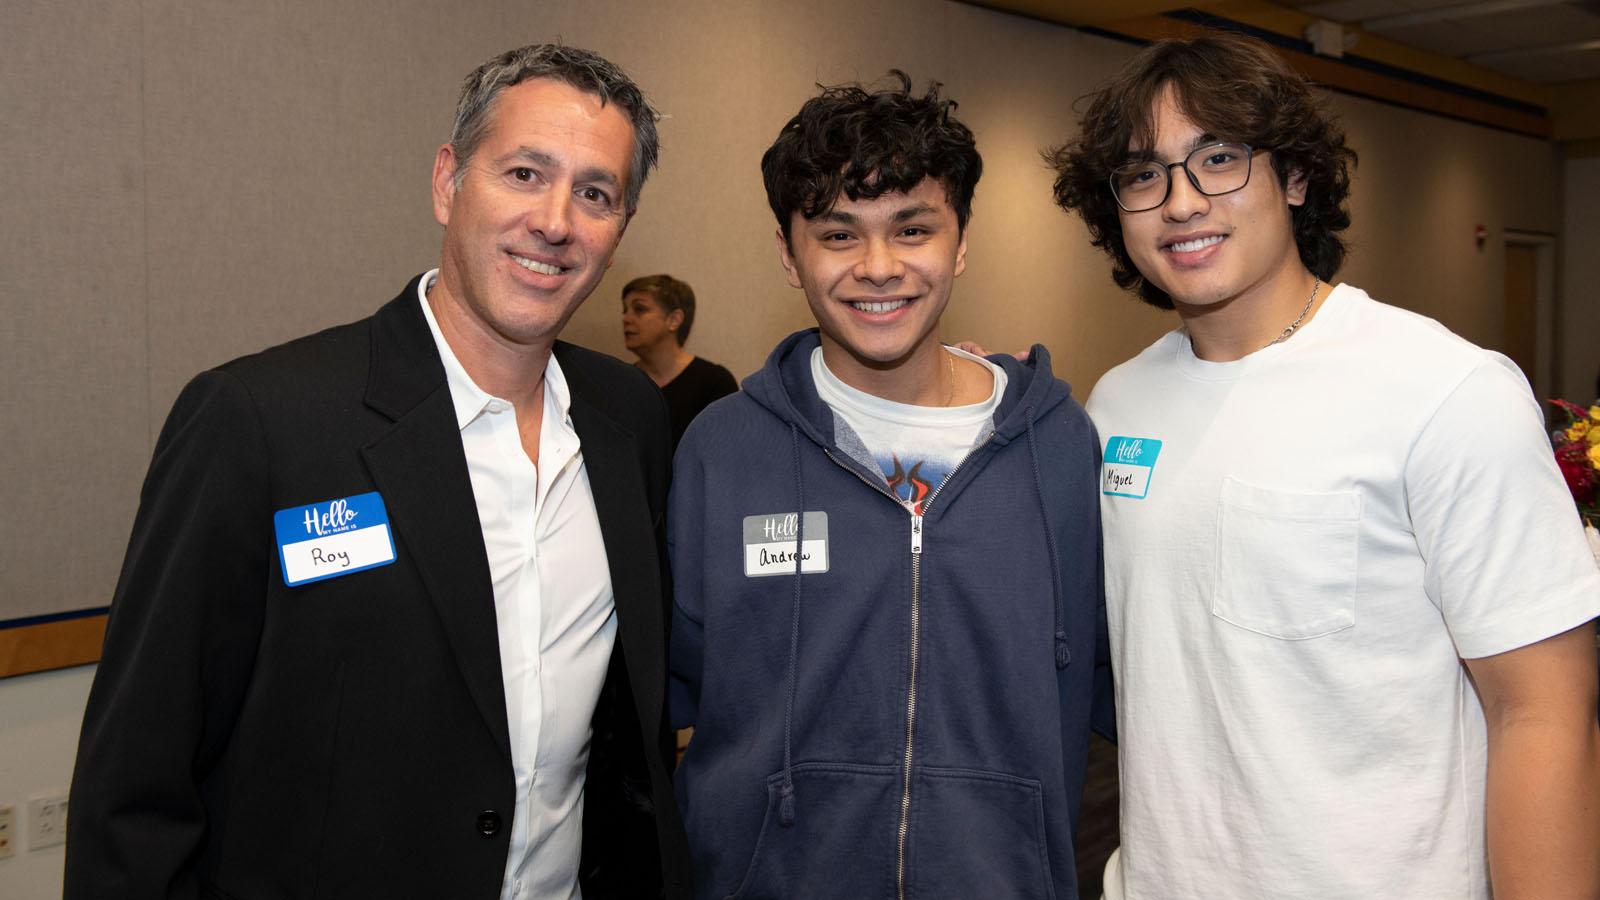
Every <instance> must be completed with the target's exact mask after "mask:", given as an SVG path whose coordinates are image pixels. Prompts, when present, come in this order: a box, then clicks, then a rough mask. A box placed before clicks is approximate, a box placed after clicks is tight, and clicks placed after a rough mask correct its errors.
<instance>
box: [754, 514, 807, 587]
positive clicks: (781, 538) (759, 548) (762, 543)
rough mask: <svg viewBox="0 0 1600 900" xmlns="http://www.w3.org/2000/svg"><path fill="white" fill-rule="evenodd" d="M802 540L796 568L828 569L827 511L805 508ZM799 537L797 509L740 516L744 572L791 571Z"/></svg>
mask: <svg viewBox="0 0 1600 900" xmlns="http://www.w3.org/2000/svg"><path fill="white" fill-rule="evenodd" d="M805 526H806V533H805V540H804V541H802V542H801V544H800V547H799V553H798V556H799V560H800V571H801V572H802V573H807V572H826V571H828V514H827V513H825V512H808V513H806V517H805ZM798 537H800V516H799V514H797V513H772V514H770V515H765V516H745V517H744V574H745V575H746V576H748V577H750V578H759V577H761V576H763V575H792V574H794V568H795V557H796V555H797V554H796V552H795V538H798Z"/></svg>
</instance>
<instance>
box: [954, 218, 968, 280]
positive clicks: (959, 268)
mask: <svg viewBox="0 0 1600 900" xmlns="http://www.w3.org/2000/svg"><path fill="white" fill-rule="evenodd" d="M966 270H967V230H966V229H965V228H963V229H961V243H959V244H956V271H955V274H956V275H957V276H959V275H960V274H961V273H962V272H965V271H966Z"/></svg>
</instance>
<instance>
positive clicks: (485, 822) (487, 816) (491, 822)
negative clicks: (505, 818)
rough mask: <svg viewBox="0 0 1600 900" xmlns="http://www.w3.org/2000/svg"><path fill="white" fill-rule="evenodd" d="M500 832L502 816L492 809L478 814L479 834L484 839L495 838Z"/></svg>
mask: <svg viewBox="0 0 1600 900" xmlns="http://www.w3.org/2000/svg"><path fill="white" fill-rule="evenodd" d="M499 831H500V814H499V813H497V812H495V811H494V810H492V809H486V810H484V811H483V812H481V813H478V833H479V834H481V835H483V836H484V837H494V835H495V834H496V833H498V832H499Z"/></svg>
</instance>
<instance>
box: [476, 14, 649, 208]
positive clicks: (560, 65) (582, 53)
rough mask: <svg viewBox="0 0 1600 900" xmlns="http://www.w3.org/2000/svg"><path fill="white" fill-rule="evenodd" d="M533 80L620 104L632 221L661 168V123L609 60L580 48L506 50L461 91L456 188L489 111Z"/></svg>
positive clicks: (551, 46) (538, 46) (544, 46)
mask: <svg viewBox="0 0 1600 900" xmlns="http://www.w3.org/2000/svg"><path fill="white" fill-rule="evenodd" d="M530 78H554V79H556V80H557V81H561V82H565V83H566V84H569V85H571V86H572V87H575V88H577V89H578V90H580V91H585V92H587V93H590V94H593V95H595V96H596V97H599V98H600V103H601V105H602V106H604V105H605V104H606V103H615V104H617V106H618V107H619V108H621V109H622V111H623V112H625V113H627V116H628V120H629V121H630V122H631V123H632V124H633V165H632V167H631V171H630V172H629V173H628V185H627V188H626V197H625V198H624V205H625V207H626V209H627V212H628V215H633V212H634V210H636V209H638V208H639V192H640V191H641V190H643V188H644V180H645V179H646V178H647V177H649V175H650V170H652V169H654V168H655V167H656V157H657V155H658V154H659V153H660V144H659V142H658V139H657V137H656V120H657V119H659V118H661V115H660V113H658V112H656V109H655V107H653V106H651V105H650V101H649V100H647V99H645V96H644V91H642V90H640V89H639V86H638V85H637V84H634V83H633V80H632V79H630V78H629V77H628V76H627V75H626V74H625V73H624V72H623V71H622V70H621V69H619V68H617V66H616V65H615V64H614V63H612V62H610V61H609V60H607V59H605V58H603V57H601V56H599V55H598V54H595V53H592V52H590V51H588V50H581V49H579V48H577V47H565V46H562V45H560V44H529V45H528V46H526V47H519V48H517V49H516V50H507V51H506V52H504V53H502V54H500V55H499V56H496V57H495V58H494V59H491V60H489V61H488V62H486V63H484V64H483V65H481V66H479V67H478V68H477V69H475V70H474V71H473V72H472V74H471V75H468V76H467V79H466V81H465V82H464V83H463V84H462V86H461V100H460V101H459V102H458V103H457V104H456V124H455V128H454V129H452V130H451V132H450V147H451V149H453V150H454V151H455V155H456V159H457V160H458V161H459V165H458V167H457V169H456V186H457V187H460V185H461V179H462V177H463V176H464V175H465V174H466V164H467V161H468V160H469V159H471V158H472V154H473V153H474V152H475V151H476V150H477V149H478V144H479V142H480V141H482V140H483V135H484V132H485V131H487V130H488V127H489V110H490V109H491V108H492V107H493V106H494V100H495V98H496V97H498V96H499V95H500V92H501V91H503V90H505V89H506V88H508V87H512V86H515V85H518V84H521V83H522V82H524V81H527V80H529V79H530Z"/></svg>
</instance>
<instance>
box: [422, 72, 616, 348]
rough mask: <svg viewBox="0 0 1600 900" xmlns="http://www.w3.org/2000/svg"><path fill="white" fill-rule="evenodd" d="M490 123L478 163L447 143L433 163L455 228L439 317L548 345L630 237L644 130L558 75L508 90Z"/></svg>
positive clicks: (436, 190) (446, 254)
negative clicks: (627, 191)
mask: <svg viewBox="0 0 1600 900" xmlns="http://www.w3.org/2000/svg"><path fill="white" fill-rule="evenodd" d="M490 116H491V123H490V125H489V127H488V129H487V131H486V133H485V134H484V137H483V139H482V141H481V143H479V145H478V147H477V149H476V150H475V151H474V153H473V156H472V158H471V159H470V160H468V161H467V162H465V163H462V161H460V160H458V159H457V158H456V156H455V153H454V150H453V149H452V148H451V146H450V145H448V144H446V145H445V146H443V147H441V148H439V153H438V156H437V158H436V159H435V161H434V171H433V209H434V217H435V218H437V219H438V220H439V223H440V224H441V225H444V227H445V231H444V249H443V255H442V259H441V261H440V267H439V268H440V272H439V284H438V286H437V287H436V288H435V293H436V294H438V293H441V292H440V289H441V288H442V289H443V290H442V296H441V297H439V298H436V300H438V301H439V302H438V303H437V304H436V305H435V311H436V313H437V314H438V315H440V317H441V319H445V318H448V319H450V320H451V322H452V324H453V325H455V327H456V328H458V329H459V328H463V327H465V328H467V329H468V330H470V331H473V332H475V333H476V335H477V336H480V337H483V338H487V339H488V340H491V341H494V342H496V343H499V344H502V345H508V346H529V345H541V344H544V345H548V343H550V342H552V341H554V339H555V336H556V335H557V334H558V333H559V332H560V330H561V327H562V326H563V325H565V324H566V322H567V319H568V318H569V317H571V315H572V313H573V311H575V310H576V309H577V308H578V305H579V304H581V303H582V302H583V301H584V299H585V298H586V297H588V296H589V294H590V292H592V291H593V290H594V288H595V285H597V284H598V283H599V282H600V278H601V277H602V276H603V275H604V274H605V271H606V268H607V267H608V266H610V265H611V257H612V253H613V252H615V250H616V248H617V243H618V241H620V240H621V239H622V232H623V229H624V228H625V227H626V226H627V221H628V220H627V215H626V213H625V211H624V206H623V192H624V187H625V185H626V184H627V183H628V178H629V174H630V173H629V165H630V161H631V159H632V154H633V126H632V125H631V124H630V123H629V121H628V118H627V116H626V114H625V113H624V112H623V111H622V110H621V109H619V108H618V107H617V105H616V104H609V105H605V106H602V105H601V103H600V99H599V98H598V97H596V96H595V95H593V94H589V93H586V92H584V91H581V90H579V89H577V88H574V87H572V86H571V85H568V84H566V83H565V82H561V81H556V80H553V79H549V78H535V79H531V80H528V81H524V82H522V83H521V84H518V85H514V86H512V87H509V88H506V89H505V90H504V91H502V92H501V93H500V95H499V96H498V97H496V98H495V100H494V105H493V107H492V109H491V111H490ZM463 167H464V168H463ZM441 325H443V322H441ZM458 352H459V351H458Z"/></svg>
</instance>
